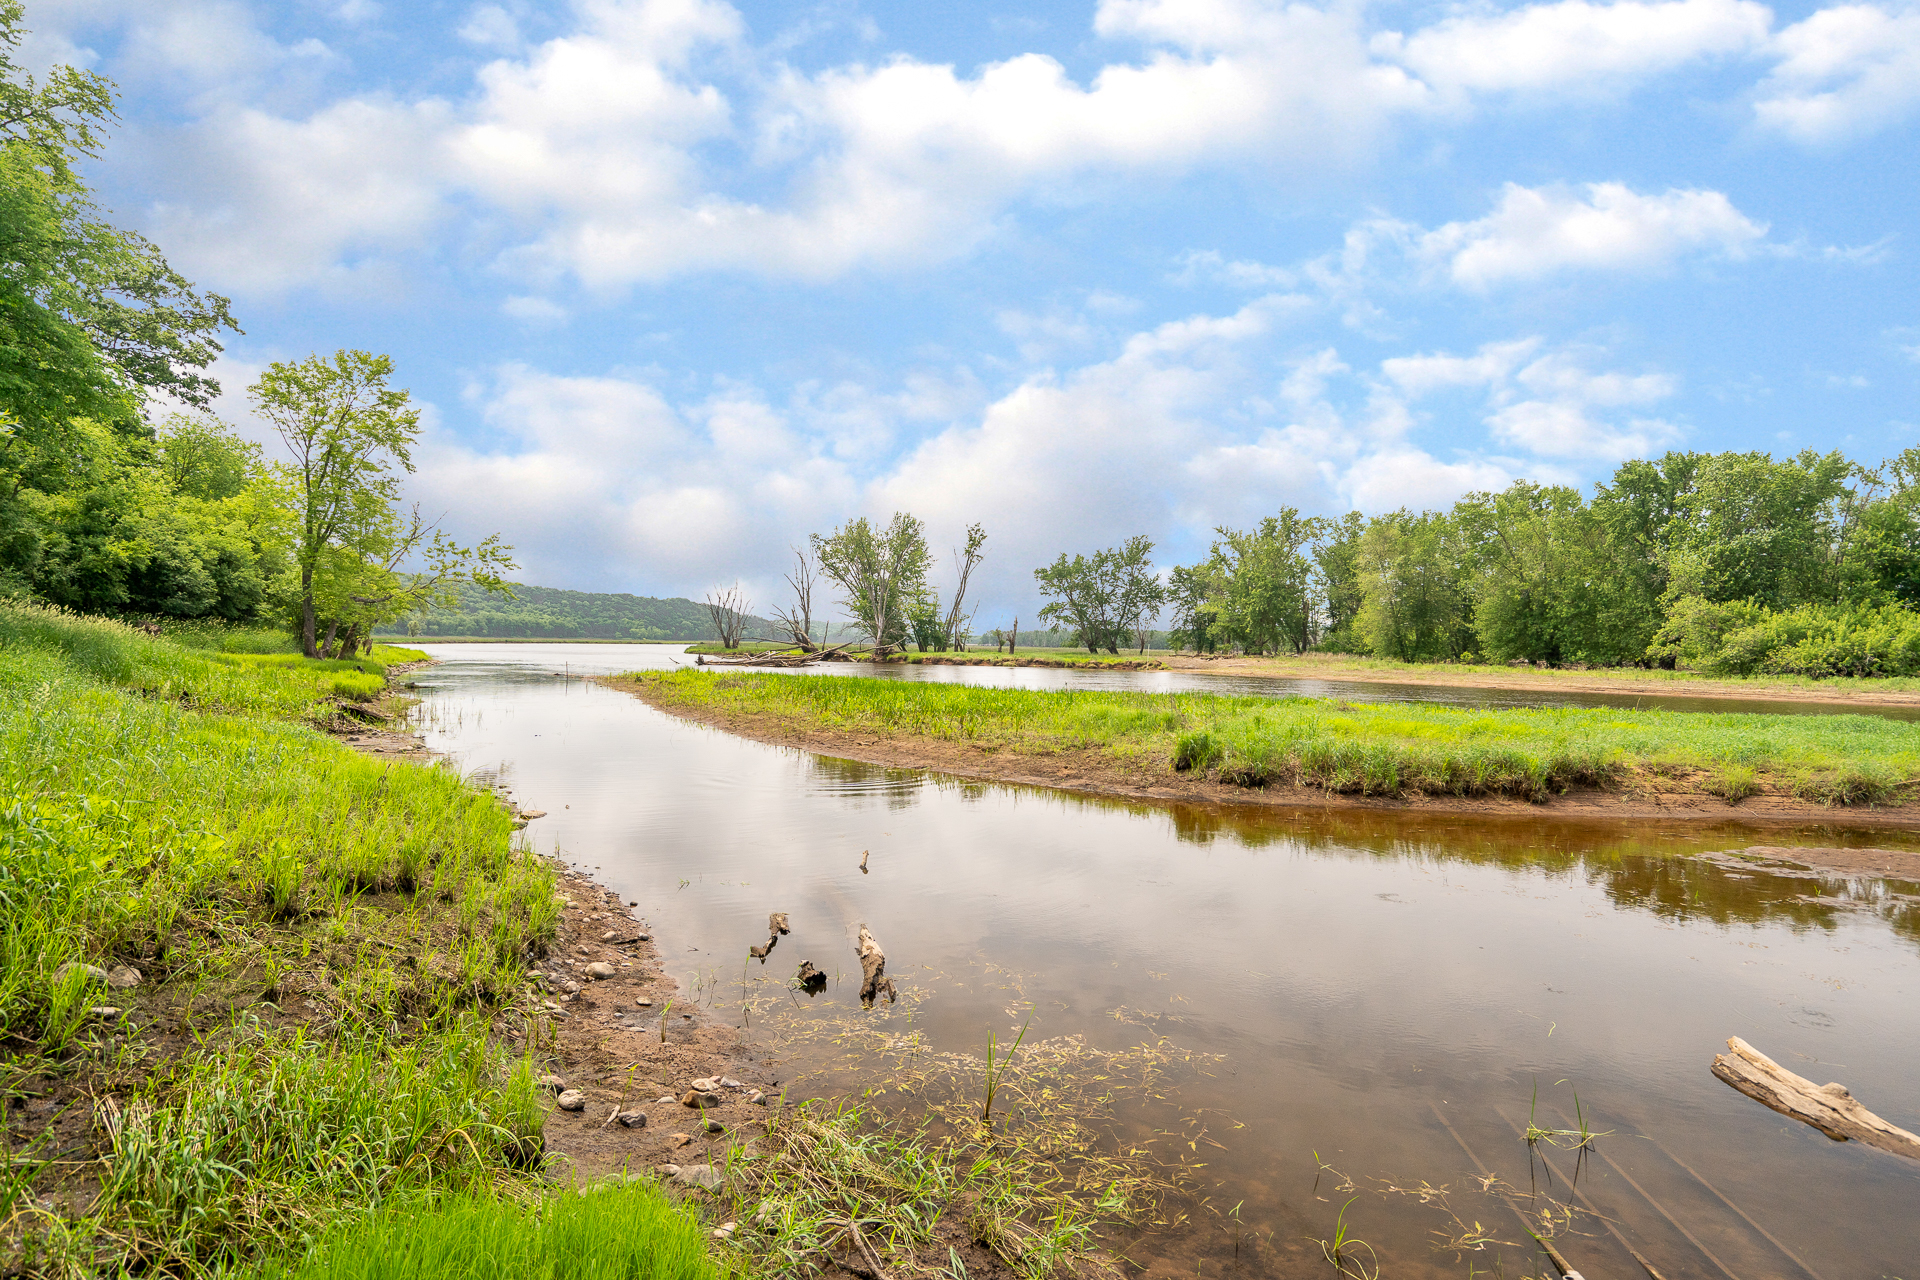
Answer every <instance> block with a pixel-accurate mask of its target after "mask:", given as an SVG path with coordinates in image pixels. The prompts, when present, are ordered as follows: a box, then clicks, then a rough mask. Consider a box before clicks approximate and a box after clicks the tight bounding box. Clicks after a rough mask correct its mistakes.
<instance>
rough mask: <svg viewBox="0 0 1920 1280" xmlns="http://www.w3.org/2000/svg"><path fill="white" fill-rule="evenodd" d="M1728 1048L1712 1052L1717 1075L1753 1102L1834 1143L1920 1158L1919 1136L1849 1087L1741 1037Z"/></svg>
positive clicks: (1728, 1042)
mask: <svg viewBox="0 0 1920 1280" xmlns="http://www.w3.org/2000/svg"><path fill="white" fill-rule="evenodd" d="M1727 1048H1728V1050H1729V1052H1727V1053H1722V1054H1716V1055H1715V1056H1714V1059H1713V1074H1714V1075H1716V1076H1718V1077H1720V1079H1722V1080H1724V1081H1726V1082H1727V1083H1728V1084H1730V1085H1732V1086H1733V1087H1734V1088H1736V1089H1738V1090H1739V1091H1740V1092H1741V1093H1744V1094H1746V1095H1747V1096H1748V1097H1749V1098H1752V1099H1753V1100H1754V1101H1755V1102H1758V1103H1760V1104H1762V1105H1763V1106H1768V1107H1771V1108H1773V1109H1774V1110H1775V1111H1778V1112H1779V1113H1780V1114H1781V1115H1784V1116H1792V1117H1793V1118H1794V1119H1795V1120H1798V1121H1801V1122H1802V1123H1804V1124H1810V1125H1812V1126H1813V1127H1814V1128H1816V1129H1818V1130H1819V1131H1820V1132H1822V1133H1824V1134H1826V1135H1827V1136H1828V1137H1829V1138H1832V1139H1833V1140H1834V1141H1835V1142H1845V1141H1847V1140H1848V1139H1849V1138H1851V1139H1853V1140H1854V1141H1856V1142H1864V1143H1866V1144H1867V1145H1868V1146H1870V1147H1878V1148H1880V1149H1881V1150H1882V1151H1891V1152H1893V1154H1895V1155H1897V1156H1906V1157H1908V1158H1909V1159H1913V1160H1920V1137H1917V1136H1915V1135H1914V1134H1911V1133H1908V1132H1907V1131H1906V1130H1905V1129H1902V1128H1900V1127H1899V1126H1898V1125H1892V1124H1888V1123H1887V1122H1886V1121H1885V1120H1882V1119H1881V1118H1880V1117H1879V1116H1877V1115H1875V1114H1873V1112H1871V1111H1869V1110H1867V1109H1866V1108H1865V1107H1863V1106H1861V1105H1860V1103H1859V1101H1858V1100H1857V1099H1856V1098H1855V1097H1854V1096H1853V1094H1852V1093H1850V1092H1848V1090H1847V1087H1846V1086H1845V1085H1843V1084H1820V1085H1817V1084H1815V1083H1814V1082H1813V1081H1811V1080H1809V1079H1807V1078H1806V1077H1805V1076H1797V1075H1795V1074H1794V1073H1793V1072H1791V1071H1789V1070H1787V1069H1786V1068H1785V1067H1783V1066H1781V1065H1780V1064H1779V1063H1777V1062H1775V1061H1774V1060H1773V1059H1772V1058H1769V1057H1768V1056H1767V1055H1766V1054H1764V1053H1761V1052H1760V1051H1759V1050H1758V1049H1756V1048H1754V1047H1753V1046H1752V1045H1750V1044H1748V1043H1747V1042H1746V1041H1745V1040H1742V1039H1741V1038H1740V1037H1739V1036H1731V1037H1729V1038H1728V1040H1727Z"/></svg>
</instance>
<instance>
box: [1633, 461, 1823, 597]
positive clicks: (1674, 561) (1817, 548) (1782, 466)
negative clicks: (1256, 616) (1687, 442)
mask: <svg viewBox="0 0 1920 1280" xmlns="http://www.w3.org/2000/svg"><path fill="white" fill-rule="evenodd" d="M1855 471H1856V468H1855V467H1854V465H1853V464H1852V463H1851V462H1849V461H1848V460H1847V459H1846V458H1845V457H1843V456H1841V454H1840V453H1839V452H1838V451H1837V450H1836V451H1834V452H1832V453H1826V454H1817V453H1815V452H1813V451H1812V450H1811V449H1808V450H1805V451H1803V452H1802V453H1800V454H1799V455H1798V456H1796V457H1794V458H1791V459H1787V460H1783V461H1780V462H1775V461H1774V460H1773V458H1772V457H1771V456H1770V455H1768V454H1765V453H1718V454H1710V455H1708V456H1706V457H1703V458H1701V459H1700V461H1699V465H1698V468H1697V469H1696V471H1695V473H1694V476H1693V484H1692V485H1691V487H1690V488H1688V489H1687V491H1686V492H1684V493H1682V494H1680V495H1679V496H1678V498H1677V500H1676V501H1675V504H1674V516H1673V521H1672V528H1671V532H1670V533H1669V535H1668V540H1667V542H1668V545H1667V575H1668V580H1667V589H1666V592H1665V593H1664V594H1665V597H1666V599H1667V600H1669V601H1671V600H1675V599H1678V598H1680V597H1682V596H1699V597H1700V598H1702V599H1704V600H1709V601H1713V602H1715V603H1719V602H1724V601H1730V600H1749V601H1752V602H1753V603H1755V604H1758V605H1761V606H1762V607H1764V608H1768V609H1783V608H1791V607H1793V606H1794V605H1798V604H1808V603H1826V602H1829V601H1831V600H1833V599H1834V598H1835V596H1836V594H1837V592H1836V587H1837V586H1838V579H1839V575H1838V573H1837V572H1836V567H1837V565H1838V564H1839V563H1840V559H1841V552H1842V547H1843V546H1844V543H1845V533H1846V522H1847V518H1848V513H1849V510H1850V507H1851V498H1852V493H1851V490H1850V489H1849V488H1848V481H1849V480H1851V479H1852V478H1853V477H1854V474H1855Z"/></svg>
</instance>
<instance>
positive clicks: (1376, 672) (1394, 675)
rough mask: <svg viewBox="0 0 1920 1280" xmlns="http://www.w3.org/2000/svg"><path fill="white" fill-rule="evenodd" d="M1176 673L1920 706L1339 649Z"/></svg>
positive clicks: (1175, 662)
mask: <svg viewBox="0 0 1920 1280" xmlns="http://www.w3.org/2000/svg"><path fill="white" fill-rule="evenodd" d="M1160 662H1161V663H1162V664H1163V666H1164V667H1165V668H1166V669H1167V670H1170V671H1193V672H1201V673H1205V674H1210V675H1219V676H1256V677H1266V678H1277V679H1292V680H1301V679H1306V680H1329V681H1350V682H1353V683H1356V684H1384V685H1404V684H1416V683H1417V684H1421V685H1437V686H1440V687H1443V688H1450V689H1489V690H1501V691H1504V692H1515V693H1538V694H1545V695H1553V694H1600V695H1609V696H1613V697H1621V696H1626V697H1649V698H1711V699H1729V700H1734V701H1740V702H1799V703H1822V704H1827V705H1831V706H1834V707H1836V708H1842V707H1847V708H1851V707H1860V708H1869V707H1920V690H1912V689H1893V688H1885V687H1879V686H1881V685H1883V684H1884V683H1885V682H1880V681H1854V680H1830V681H1824V682H1820V683H1814V682H1811V681H1809V682H1806V683H1788V682H1785V681H1771V680H1753V681H1748V680H1717V679H1714V678H1713V677H1711V676H1694V675H1685V674H1679V675H1676V674H1672V673H1659V672H1652V671H1648V672H1632V673H1629V672H1625V671H1575V670H1568V669H1559V668H1552V669H1547V668H1534V667H1513V668H1509V669H1506V670H1498V669H1494V670H1489V669H1486V668H1475V667H1459V666H1453V665H1450V664H1447V663H1419V664H1414V663H1404V664H1398V665H1393V666H1374V665H1371V664H1368V663H1366V662H1364V661H1355V660H1353V659H1350V658H1345V657H1343V656H1341V655H1337V654H1327V655H1319V654H1309V655H1304V656H1300V657H1284V658H1263V657H1251V658H1250V657H1244V656H1236V657H1210V656H1197V655H1194V654H1170V655H1164V656H1162V657H1161V658H1160Z"/></svg>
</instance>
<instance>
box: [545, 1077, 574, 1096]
mask: <svg viewBox="0 0 1920 1280" xmlns="http://www.w3.org/2000/svg"><path fill="white" fill-rule="evenodd" d="M539 1085H540V1087H541V1088H542V1089H545V1090H547V1092H549V1093H565V1092H566V1091H567V1082H566V1081H565V1080H562V1079H561V1078H560V1077H559V1076H541V1077H540V1080H539Z"/></svg>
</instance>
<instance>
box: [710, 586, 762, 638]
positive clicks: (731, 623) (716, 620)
mask: <svg viewBox="0 0 1920 1280" xmlns="http://www.w3.org/2000/svg"><path fill="white" fill-rule="evenodd" d="M752 608H753V605H752V604H751V603H749V602H748V600H747V593H746V592H744V591H742V590H741V589H740V584H739V583H737V582H736V583H734V584H733V585H732V586H730V587H728V588H726V589H725V590H724V591H709V592H707V613H708V615H709V616H710V617H712V619H713V629H714V631H715V632H716V633H718V635H719V636H720V646H721V647H722V648H724V649H738V648H739V647H740V633H741V632H742V631H744V630H746V626H747V613H748V611H749V610H751V609H752Z"/></svg>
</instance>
